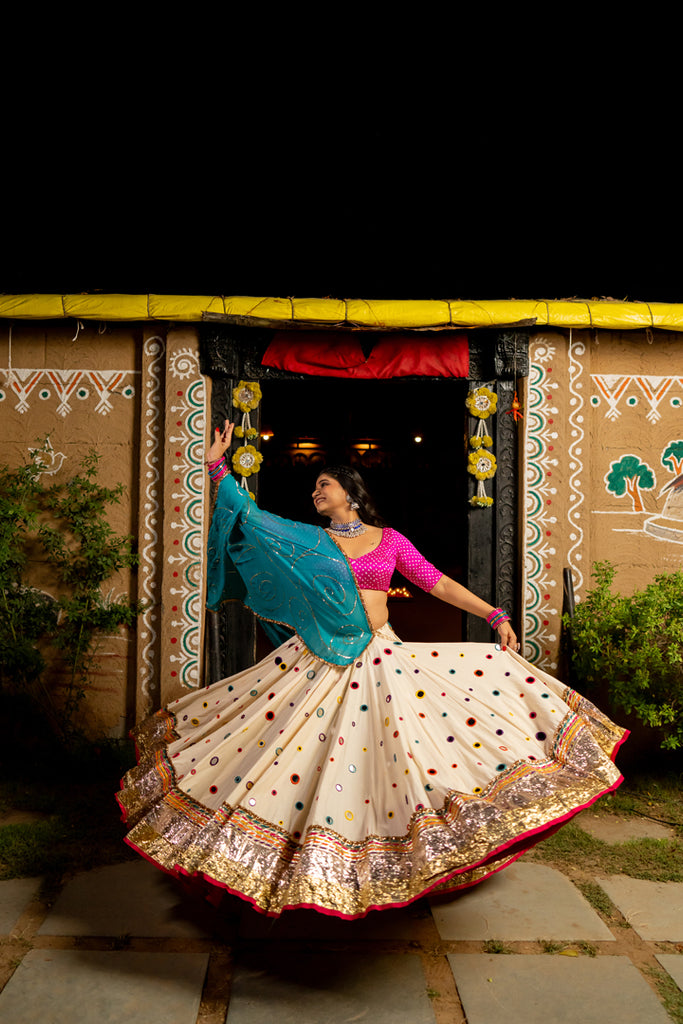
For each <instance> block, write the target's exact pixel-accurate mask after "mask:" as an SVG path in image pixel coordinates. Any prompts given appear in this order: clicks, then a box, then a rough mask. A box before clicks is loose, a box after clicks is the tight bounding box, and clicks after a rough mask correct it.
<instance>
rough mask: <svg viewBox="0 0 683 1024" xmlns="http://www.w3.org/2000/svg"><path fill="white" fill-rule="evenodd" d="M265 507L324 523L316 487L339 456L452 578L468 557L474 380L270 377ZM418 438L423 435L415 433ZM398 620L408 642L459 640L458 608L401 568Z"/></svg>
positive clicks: (393, 603)
mask: <svg viewBox="0 0 683 1024" xmlns="http://www.w3.org/2000/svg"><path fill="white" fill-rule="evenodd" d="M261 387H262V391H263V400H262V403H261V429H262V430H263V428H264V427H267V428H268V429H269V430H272V432H273V436H272V438H271V439H270V440H268V441H262V442H261V451H262V453H263V456H264V461H263V464H262V467H261V472H260V474H259V504H260V505H261V506H262V507H263V508H265V509H267V510H268V511H270V512H274V513H276V514H277V515H281V516H284V517H286V518H288V519H297V520H300V521H303V522H310V523H317V524H320V525H325V520H322V519H320V518H318V517H317V516H316V514H315V512H314V510H313V506H312V501H311V494H312V491H313V487H314V485H315V480H316V478H317V476H318V474H319V472H320V470H321V469H322V468H323V467H324V466H325V465H329V464H334V463H338V462H342V463H346V464H350V465H353V466H354V467H355V468H356V469H357V470H358V471H359V472H360V473H361V475H362V476H363V478H364V479H365V481H366V484H367V485H368V488H369V490H370V491H371V493H372V495H373V497H374V498H375V501H376V504H377V507H378V509H379V511H380V512H381V514H382V515H383V517H384V518H385V519H386V521H387V522H388V523H389V524H390V525H391V526H393V527H394V528H395V529H397V530H399V531H400V532H401V533H403V534H405V535H406V536H407V537H408V538H409V539H410V540H411V541H412V542H413V543H414V544H415V546H416V547H417V548H418V550H419V551H421V552H422V554H424V556H425V557H426V558H428V559H429V560H430V561H431V562H433V563H434V564H435V565H436V566H437V567H438V568H439V569H441V570H442V571H443V572H444V573H446V574H447V575H448V576H451V577H453V578H455V579H459V580H462V581H463V582H464V578H465V567H466V564H467V549H466V545H467V512H468V508H469V506H468V504H467V500H468V492H467V473H466V428H467V423H466V407H465V398H466V395H467V381H464V380H454V379H444V380H434V379H422V380H415V379H410V380H402V379H398V380H390V381H367V380H362V381H354V380H339V379H334V378H310V379H307V380H286V381H284V380H269V381H262V382H261ZM416 438H420V439H421V440H416ZM393 585H394V587H395V588H402V587H405V588H406V589H407V591H408V593H409V594H410V597H404V596H396V597H392V598H390V618H391V622H392V625H393V626H394V628H395V629H396V631H397V632H398V633H399V635H400V636H403V637H405V639H406V640H415V641H421V640H422V641H425V642H427V641H437V640H459V639H461V618H460V613H459V611H458V610H457V609H454V608H450V607H448V606H446V605H444V604H443V603H442V602H440V601H437V600H435V599H434V598H432V597H429V595H427V594H424V593H423V592H422V591H421V590H420V589H419V588H418V587H415V586H414V585H413V584H410V583H408V581H406V580H404V579H403V578H402V577H400V575H399V574H396V576H395V579H394V581H393Z"/></svg>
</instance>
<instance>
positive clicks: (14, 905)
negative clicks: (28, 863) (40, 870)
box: [0, 878, 40, 935]
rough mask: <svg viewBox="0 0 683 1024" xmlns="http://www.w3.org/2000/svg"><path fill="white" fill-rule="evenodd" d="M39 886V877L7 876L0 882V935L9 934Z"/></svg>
mask: <svg viewBox="0 0 683 1024" xmlns="http://www.w3.org/2000/svg"><path fill="white" fill-rule="evenodd" d="M39 888H40V879H39V878H9V879H7V881H4V882H0V935H9V933H10V932H11V931H12V929H13V928H14V926H15V924H16V923H17V921H18V920H19V917H20V916H21V914H22V913H23V912H24V910H25V909H26V906H27V905H28V904H29V903H30V902H31V900H32V899H33V897H34V896H35V895H36V893H37V892H38V889H39Z"/></svg>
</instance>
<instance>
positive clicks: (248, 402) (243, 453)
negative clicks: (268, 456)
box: [232, 380, 263, 498]
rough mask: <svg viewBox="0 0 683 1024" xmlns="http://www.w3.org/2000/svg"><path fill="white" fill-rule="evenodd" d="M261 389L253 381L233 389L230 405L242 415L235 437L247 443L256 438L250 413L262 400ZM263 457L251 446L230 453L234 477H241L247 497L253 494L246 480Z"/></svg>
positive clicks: (241, 447) (259, 465)
mask: <svg viewBox="0 0 683 1024" xmlns="http://www.w3.org/2000/svg"><path fill="white" fill-rule="evenodd" d="M262 397H263V396H262V394H261V388H260V387H259V385H258V384H257V383H256V382H255V381H244V380H241V381H240V382H239V384H238V385H237V387H236V388H235V390H234V392H233V396H232V404H233V405H234V406H235V408H236V409H239V410H240V412H241V413H242V422H241V423H238V424H237V425H236V426H235V437H238V438H240V439H243V438H244V439H246V440H247V442H249V441H251V440H253V439H254V438H256V437H258V430H257V429H256V427H252V425H251V419H250V417H249V414H250V412H253V411H254V409H257V408H258V406H259V403H260V401H261V398H262ZM262 462H263V456H262V455H261V452H260V451H258V449H257V448H255V447H254V445H253V444H249V443H247V444H243V445H240V447H239V448H237V449H235V451H234V452H233V453H232V468H233V470H234V472H235V475H238V474H239V476H240V477H241V480H240V486H242V487H243V488H244V490H245V491H248V493H249V497H250V498H253V497H254V495H253V493H252V492H251V491H250V490H249V486H248V484H247V478H248V477H250V476H252V474H254V473H258V472H259V470H260V469H261V463H262Z"/></svg>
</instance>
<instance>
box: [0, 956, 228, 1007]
mask: <svg viewBox="0 0 683 1024" xmlns="http://www.w3.org/2000/svg"><path fill="white" fill-rule="evenodd" d="M208 959H209V957H208V953H130V952H126V951H121V952H95V951H85V950H72V949H69V950H58V949H32V950H31V951H30V952H29V953H27V954H26V956H25V957H24V959H23V960H22V962H21V963H20V964H19V966H18V967H17V969H16V971H15V972H14V974H13V975H12V977H11V978H10V980H9V981H8V983H7V985H6V986H5V988H4V989H3V991H2V992H0V1020H1V1021H2V1024H74V1021H77V1022H78V1024H132V1022H134V1021H144V1022H145V1024H196V1020H197V1014H198V1012H199V1004H200V1002H201V994H202V986H203V983H204V977H205V975H206V970H207V965H208Z"/></svg>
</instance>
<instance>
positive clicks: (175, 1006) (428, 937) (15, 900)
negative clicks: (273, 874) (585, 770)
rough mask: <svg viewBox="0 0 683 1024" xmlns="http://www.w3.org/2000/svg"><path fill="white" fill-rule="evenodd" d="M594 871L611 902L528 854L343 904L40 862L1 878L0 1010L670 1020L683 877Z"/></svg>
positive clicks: (96, 1016)
mask: <svg viewBox="0 0 683 1024" xmlns="http://www.w3.org/2000/svg"><path fill="white" fill-rule="evenodd" d="M586 827H588V823H586ZM595 885H597V886H599V889H598V890H597V891H598V892H599V893H601V894H602V901H601V904H600V908H601V913H598V912H597V911H596V910H595V909H594V907H593V906H592V905H591V903H589V902H588V900H587V899H586V898H585V896H584V895H583V894H582V892H581V891H580V890H579V888H578V887H577V886H575V885H574V884H572V882H571V881H570V880H569V879H568V878H567V877H566V876H565V875H563V874H562V873H561V872H559V871H557V870H555V869H553V868H550V867H547V866H545V865H543V864H540V863H536V862H533V861H521V862H518V863H516V864H515V865H512V866H511V867H510V868H508V869H506V870H505V871H503V872H501V873H500V874H498V875H496V876H494V877H493V878H491V879H489V880H488V881H486V882H484V883H482V884H481V885H479V886H477V887H475V888H473V889H470V890H467V891H466V892H464V893H462V894H460V895H459V896H457V897H450V898H448V899H442V900H440V901H434V902H432V903H431V904H430V903H429V902H427V901H421V902H420V903H418V904H416V905H414V906H412V907H409V908H406V909H404V910H397V911H384V912H382V913H375V914H371V915H370V916H369V917H368V918H366V919H365V920H363V921H357V922H341V921H338V920H336V919H334V918H329V917H325V916H323V915H320V914H316V913H314V912H312V911H296V912H291V913H290V914H286V915H284V916H283V917H282V918H281V919H279V920H277V921H272V920H270V919H267V918H264V917H262V916H260V915H258V914H256V913H255V912H254V911H252V910H250V909H249V908H248V907H246V906H244V905H243V904H242V903H241V902H240V901H237V900H232V899H228V900H227V901H226V902H225V903H224V904H223V905H222V906H221V908H220V909H219V910H218V911H216V910H214V909H212V908H211V907H209V906H208V905H207V904H204V903H203V902H202V901H198V900H195V899H191V898H190V897H189V896H188V895H186V894H185V892H184V891H183V889H182V888H181V887H180V886H179V884H178V883H176V882H175V881H174V880H173V879H171V878H169V877H168V876H166V875H164V874H163V873H162V872H160V871H158V870H157V869H156V868H154V867H152V866H151V865H149V864H147V863H146V862H145V861H142V860H135V861H130V862H126V863H123V864H118V865H114V866H111V867H106V868H99V869H96V870H93V871H89V872H86V873H83V874H80V875H77V876H75V877H74V878H72V879H70V880H69V881H67V882H66V883H65V884H64V885H63V887H62V888H61V891H59V892H58V893H55V894H52V896H51V897H50V895H49V894H46V893H43V892H42V891H41V881H40V879H16V880H11V881H6V882H0V934H1V935H2V936H4V939H3V940H2V946H1V950H2V954H3V959H2V961H1V962H0V986H2V985H4V987H3V988H2V991H1V992H0V1021H2V1024H36V1022H38V1021H39V1022H40V1024H74V1022H75V1024H124V1022H125V1024H137V1022H138V1021H139V1022H140V1024H142V1022H144V1024H224V1022H225V1021H227V1024H273V1022H275V1021H277V1022H278V1024H356V1022H364V1021H367V1022H368V1024H389V1022H391V1024H402V1022H405V1024H461V1022H464V1021H467V1024H502V1022H505V1024H541V1022H542V1024H547V1022H548V1021H553V1022H554V1024H563V1022H566V1024H574V1022H577V1024H578V1022H581V1024H612V1022H617V1021H618V1022H619V1024H631V1022H633V1024H644V1022H647V1024H670V1021H671V1018H670V1017H669V1015H668V1013H667V1012H666V1010H665V1009H664V1005H663V1002H662V999H661V997H660V996H659V995H658V982H659V983H662V982H665V983H668V984H669V986H670V987H672V988H673V989H674V991H675V985H678V987H679V988H681V989H683V884H678V883H666V884H660V883H656V882H645V881H639V880H636V879H631V878H627V877H626V876H618V877H612V878H596V879H595ZM589 895H592V896H593V899H592V902H593V903H595V902H596V900H595V889H593V891H592V893H589ZM610 901H611V902H610Z"/></svg>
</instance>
